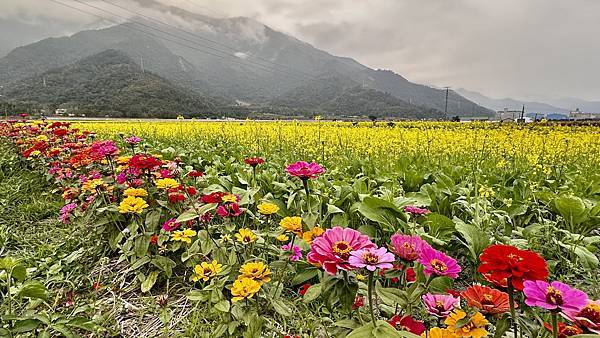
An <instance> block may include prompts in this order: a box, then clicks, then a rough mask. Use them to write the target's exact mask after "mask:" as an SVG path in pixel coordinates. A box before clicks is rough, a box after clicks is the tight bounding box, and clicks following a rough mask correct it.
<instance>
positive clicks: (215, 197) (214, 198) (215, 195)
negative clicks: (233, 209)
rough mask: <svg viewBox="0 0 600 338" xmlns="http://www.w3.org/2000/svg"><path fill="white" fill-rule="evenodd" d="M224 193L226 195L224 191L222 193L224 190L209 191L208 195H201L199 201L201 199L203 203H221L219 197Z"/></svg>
mask: <svg viewBox="0 0 600 338" xmlns="http://www.w3.org/2000/svg"><path fill="white" fill-rule="evenodd" d="M225 195H226V193H224V192H219V191H217V192H211V193H210V194H208V195H204V196H202V197H201V198H200V201H202V202H203V203H207V204H209V203H221V198H222V197H223V196H225Z"/></svg>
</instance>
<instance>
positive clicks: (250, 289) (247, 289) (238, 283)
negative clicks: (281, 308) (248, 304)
mask: <svg viewBox="0 0 600 338" xmlns="http://www.w3.org/2000/svg"><path fill="white" fill-rule="evenodd" d="M258 291H260V283H259V282H257V281H255V280H254V279H252V278H247V277H239V278H238V279H236V280H235V282H233V286H232V287H231V294H232V295H233V298H232V299H231V301H232V302H233V303H235V302H237V301H240V300H243V299H247V298H252V296H254V295H255V294H256V293H257V292H258Z"/></svg>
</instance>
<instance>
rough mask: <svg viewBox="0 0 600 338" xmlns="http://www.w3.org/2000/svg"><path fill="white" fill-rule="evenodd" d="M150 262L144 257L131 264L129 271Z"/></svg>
mask: <svg viewBox="0 0 600 338" xmlns="http://www.w3.org/2000/svg"><path fill="white" fill-rule="evenodd" d="M149 262H150V257H148V256H144V257H142V258H140V259H138V260H136V261H135V262H134V263H133V264H131V268H130V269H131V270H133V271H135V270H137V269H139V268H141V267H142V266H144V265H146V264H147V263H149Z"/></svg>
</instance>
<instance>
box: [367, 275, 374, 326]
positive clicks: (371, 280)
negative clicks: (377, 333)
mask: <svg viewBox="0 0 600 338" xmlns="http://www.w3.org/2000/svg"><path fill="white" fill-rule="evenodd" d="M367 293H368V297H369V311H371V321H372V322H373V326H375V313H374V312H373V271H370V272H369V285H368V289H367Z"/></svg>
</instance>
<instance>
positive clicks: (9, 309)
mask: <svg viewBox="0 0 600 338" xmlns="http://www.w3.org/2000/svg"><path fill="white" fill-rule="evenodd" d="M13 270H14V267H12V268H11V269H10V270H9V271H8V275H7V276H6V287H7V289H8V290H7V291H8V294H7V298H8V315H9V316H12V296H11V295H10V281H11V278H12V274H13Z"/></svg>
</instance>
